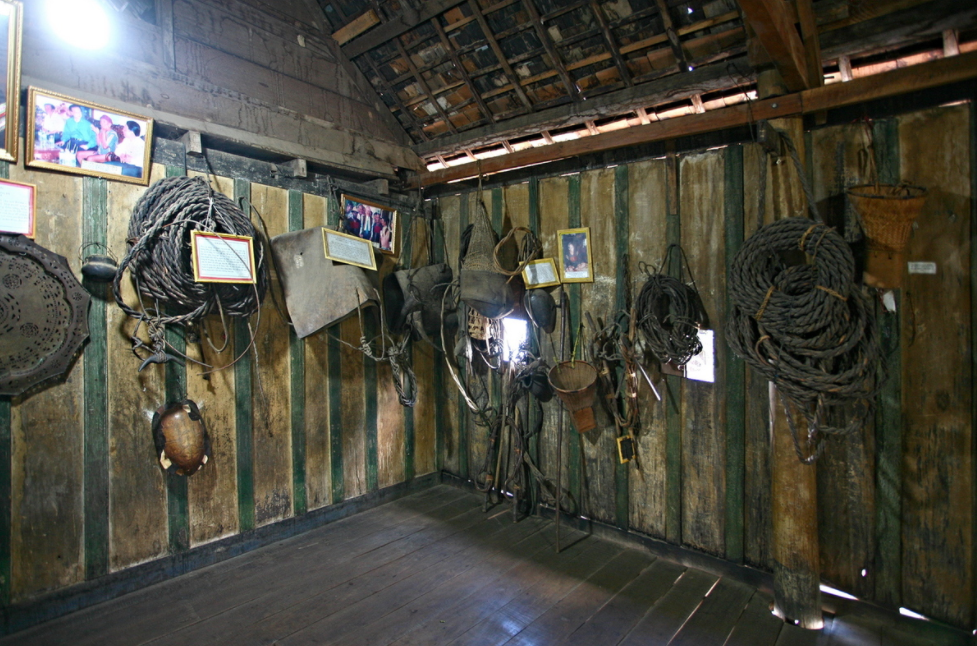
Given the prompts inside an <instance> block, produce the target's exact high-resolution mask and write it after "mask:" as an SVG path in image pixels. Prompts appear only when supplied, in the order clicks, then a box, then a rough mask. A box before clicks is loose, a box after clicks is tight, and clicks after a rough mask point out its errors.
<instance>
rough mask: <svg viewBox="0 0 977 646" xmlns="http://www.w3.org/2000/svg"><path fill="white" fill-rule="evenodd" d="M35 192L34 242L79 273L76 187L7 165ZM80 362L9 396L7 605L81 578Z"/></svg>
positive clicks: (77, 182) (70, 180)
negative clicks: (59, 377)
mask: <svg viewBox="0 0 977 646" xmlns="http://www.w3.org/2000/svg"><path fill="white" fill-rule="evenodd" d="M10 179H12V180H14V181H18V182H29V183H32V184H35V185H36V186H37V194H38V201H37V207H36V217H37V230H36V233H37V235H36V238H35V242H37V244H39V245H41V246H42V247H45V248H46V249H50V250H51V251H53V252H55V253H58V254H60V255H62V256H65V257H66V258H67V259H68V264H69V265H70V266H71V268H72V270H73V271H74V272H75V275H76V276H77V275H79V274H78V272H79V270H80V259H79V253H78V252H79V249H80V247H81V232H82V226H81V209H82V192H81V191H82V181H81V179H80V178H77V177H71V176H67V175H59V174H56V173H35V172H25V171H24V170H23V169H22V168H20V167H18V166H11V167H10ZM83 374H84V366H83V358H80V359H79V360H77V361H76V362H75V363H74V365H73V366H72V367H71V370H70V372H69V373H68V375H67V379H66V380H65V381H64V383H56V384H55V385H52V386H49V387H46V388H43V389H41V390H39V391H37V392H34V393H33V394H28V395H27V396H21V397H18V398H15V399H14V400H13V401H12V407H11V436H12V440H11V441H12V444H13V447H12V453H13V460H12V462H13V463H12V465H11V492H10V493H11V508H10V512H11V527H10V529H11V546H10V547H11V579H12V580H11V585H10V594H11V600H12V601H14V602H16V601H20V600H24V599H28V598H31V597H33V596H36V595H38V594H41V593H43V592H45V591H48V590H52V589H56V588H60V587H62V586H65V585H70V584H72V583H77V582H78V581H80V580H82V579H83V578H84V577H85V565H84V560H83V559H84V553H83V544H84V543H83V541H84V534H83V532H84V528H83V527H82V520H83V518H84V502H83V501H84V492H83V486H82V484H83V480H84V473H83V462H84V446H83V438H84V433H83V425H82V419H83V418H82V416H83V389H84V385H83Z"/></svg>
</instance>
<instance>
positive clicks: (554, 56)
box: [522, 0, 577, 96]
mask: <svg viewBox="0 0 977 646" xmlns="http://www.w3.org/2000/svg"><path fill="white" fill-rule="evenodd" d="M522 5H523V6H524V7H526V11H528V12H529V19H530V22H532V23H533V28H534V29H535V30H536V36H537V37H538V38H539V40H540V42H541V43H543V49H545V50H546V54H547V55H548V56H549V57H550V61H551V62H552V63H553V67H554V68H556V72H557V74H559V75H560V80H561V81H563V86H564V87H565V88H566V90H567V94H569V95H570V96H576V95H577V84H576V83H574V82H573V79H571V78H570V73H569V72H567V68H566V66H565V65H564V64H563V58H562V57H561V56H560V53H559V52H557V51H556V47H554V46H553V40H552V39H551V38H550V35H549V34H548V33H547V32H546V29H545V28H544V27H543V19H542V17H541V16H540V15H539V10H538V9H537V8H536V2H535V0H522Z"/></svg>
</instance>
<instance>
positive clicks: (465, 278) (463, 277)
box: [459, 200, 517, 319]
mask: <svg viewBox="0 0 977 646" xmlns="http://www.w3.org/2000/svg"><path fill="white" fill-rule="evenodd" d="M478 206H479V208H478V210H477V214H476V215H475V222H474V224H473V226H472V232H471V238H470V240H469V243H468V251H467V253H466V254H465V258H464V260H463V261H462V263H461V271H460V272H459V274H460V276H459V279H460V296H461V300H462V301H464V302H465V303H466V304H467V305H468V306H469V307H471V308H473V309H474V310H475V311H477V312H478V313H479V314H481V315H482V316H485V317H487V318H490V319H497V318H502V317H503V316H505V315H506V314H508V313H509V312H511V311H512V309H513V308H514V307H515V306H516V303H517V300H516V294H515V292H514V291H513V289H512V285H511V284H510V282H509V277H508V276H506V274H504V273H502V272H501V271H499V270H498V269H497V267H496V260H495V246H496V236H495V232H494V231H493V230H492V225H491V224H490V223H489V219H488V213H486V212H485V206H484V205H483V204H482V202H481V200H479V202H478Z"/></svg>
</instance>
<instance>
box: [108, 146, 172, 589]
mask: <svg viewBox="0 0 977 646" xmlns="http://www.w3.org/2000/svg"><path fill="white" fill-rule="evenodd" d="M162 174H163V169H162V168H161V167H159V166H158V165H157V166H154V168H153V178H152V179H158V178H159V177H161V176H162ZM144 190H145V189H143V188H141V187H135V186H131V185H129V184H121V183H115V182H113V183H110V185H109V190H108V210H109V220H108V231H107V244H108V247H109V250H110V251H111V253H112V254H113V255H115V256H116V257H117V258H119V259H121V258H122V256H123V255H125V252H126V238H127V234H128V229H129V216H130V215H131V213H132V207H133V206H134V205H135V203H136V200H138V199H139V197H140V196H141V195H142V194H143V192H144ZM122 294H123V298H124V299H125V302H126V303H129V304H130V305H135V304H136V303H137V302H138V299H137V297H136V290H135V288H134V287H133V285H132V282H131V281H130V280H128V277H127V279H126V280H124V281H123V283H122ZM107 323H108V362H107V363H108V365H107V368H108V370H107V376H108V404H109V410H108V416H109V450H110V452H111V455H112V460H111V461H110V463H109V495H110V497H109V510H110V520H109V524H110V527H111V534H110V560H109V566H110V569H112V570H118V569H122V568H125V567H128V566H129V565H132V564H134V563H139V562H142V561H145V560H147V559H151V558H154V557H157V556H160V555H162V554H164V553H165V552H166V549H167V534H166V531H167V521H166V485H165V482H164V476H163V472H162V470H161V467H160V465H159V461H158V460H157V456H156V455H155V453H156V449H155V448H154V446H153V436H152V431H151V424H150V423H151V421H152V417H153V412H154V411H155V410H156V409H157V408H159V407H160V406H163V405H165V404H166V401H165V399H166V393H165V389H164V383H163V370H164V368H163V366H162V365H151V366H149V367H147V368H146V369H145V370H143V371H142V372H141V373H140V372H137V369H138V368H139V360H138V359H137V358H136V357H134V356H132V351H131V348H132V341H131V340H130V339H131V336H132V333H133V331H134V330H135V328H136V321H135V320H133V319H131V318H129V317H128V316H126V314H125V313H124V312H123V311H122V310H121V309H119V308H118V307H117V306H116V305H115V303H114V302H113V303H110V305H109V307H108V310H107ZM140 336H141V338H142V339H143V340H144V341H148V336H147V334H146V329H145V326H143V327H142V328H141V329H140Z"/></svg>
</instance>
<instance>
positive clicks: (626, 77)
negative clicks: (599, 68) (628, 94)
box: [590, 0, 634, 87]
mask: <svg viewBox="0 0 977 646" xmlns="http://www.w3.org/2000/svg"><path fill="white" fill-rule="evenodd" d="M590 11H591V13H593V14H594V18H596V19H597V24H599V25H600V31H601V34H602V35H603V36H604V43H605V44H606V45H607V49H608V51H610V52H611V56H612V57H613V58H614V64H615V65H617V71H618V74H620V75H621V80H622V81H623V82H624V84H625V85H626V86H628V87H631V86H632V85H634V82H633V81H632V79H631V72H630V71H629V70H628V64H627V63H626V62H625V60H624V57H623V56H621V52H620V48H619V47H618V45H617V42H616V41H615V40H614V34H612V33H611V28H610V27H608V26H607V19H606V18H605V17H604V12H603V10H601V8H600V5H599V4H598V3H597V0H590Z"/></svg>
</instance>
